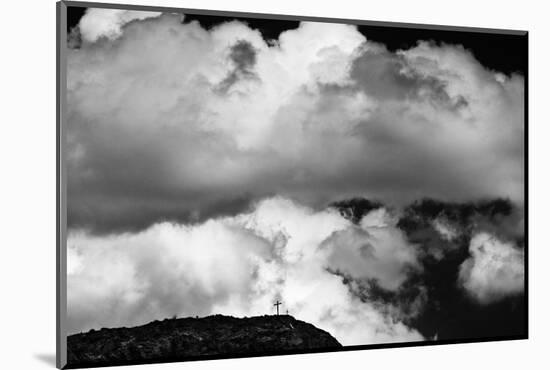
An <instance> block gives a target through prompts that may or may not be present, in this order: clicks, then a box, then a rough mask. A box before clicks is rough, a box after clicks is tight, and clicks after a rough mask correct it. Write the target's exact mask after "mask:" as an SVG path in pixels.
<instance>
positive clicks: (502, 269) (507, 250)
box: [459, 233, 524, 304]
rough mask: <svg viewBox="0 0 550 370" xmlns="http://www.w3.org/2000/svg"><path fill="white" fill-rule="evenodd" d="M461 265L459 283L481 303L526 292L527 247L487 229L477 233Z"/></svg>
mask: <svg viewBox="0 0 550 370" xmlns="http://www.w3.org/2000/svg"><path fill="white" fill-rule="evenodd" d="M470 254H471V257H469V258H468V259H467V260H466V261H464V263H462V265H461V266H460V272H459V284H460V285H461V286H462V287H463V288H464V289H465V290H466V292H468V293H469V294H470V295H471V296H472V297H473V298H475V299H476V300H477V301H478V302H479V303H481V304H489V303H493V302H496V301H499V300H502V299H503V298H506V297H508V296H513V295H517V294H521V293H523V288H524V254H523V250H522V249H519V248H517V247H516V246H515V245H513V244H512V243H509V242H503V241H501V240H499V239H497V238H495V237H494V236H492V235H490V234H487V233H479V234H477V235H475V236H474V237H473V238H472V240H471V242H470Z"/></svg>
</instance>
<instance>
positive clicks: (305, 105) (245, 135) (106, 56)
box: [67, 12, 523, 232]
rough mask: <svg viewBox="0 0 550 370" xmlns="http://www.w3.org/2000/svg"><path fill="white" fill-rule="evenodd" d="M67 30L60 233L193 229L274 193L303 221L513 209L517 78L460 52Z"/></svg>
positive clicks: (518, 158) (318, 40) (144, 30)
mask: <svg viewBox="0 0 550 370" xmlns="http://www.w3.org/2000/svg"><path fill="white" fill-rule="evenodd" d="M87 15H88V13H87ZM94 17H96V18H94ZM98 17H99V18H98ZM102 17H103V18H102ZM145 18H146V19H145ZM105 19H107V20H108V22H106V23H105V22H104V20H105ZM140 19H144V20H140ZM79 27H80V29H81V32H82V37H83V38H84V40H86V41H85V42H84V43H83V44H82V46H81V48H80V49H72V50H70V52H69V55H68V88H67V93H68V96H67V99H68V125H67V130H68V131H67V141H68V153H67V155H68V158H67V162H68V164H67V165H68V198H69V202H68V204H69V205H68V223H69V227H71V228H83V229H89V230H92V231H97V232H115V231H123V230H140V229H144V228H146V227H147V226H149V225H152V224H154V223H155V222H160V221H167V220H169V221H179V222H200V221H203V220H205V219H207V218H209V217H216V216H222V215H227V214H235V213H238V212H242V211H244V210H246V209H248V207H249V206H250V204H251V203H252V202H254V201H257V200H259V199H262V198H264V197H266V196H269V195H272V194H280V195H283V196H287V197H290V198H292V199H296V200H298V201H300V202H301V203H304V204H307V205H309V206H312V207H314V208H315V209H321V208H322V207H323V206H325V205H326V204H329V203H330V202H333V201H334V200H337V199H343V198H347V197H353V196H367V197H368V198H370V199H379V200H381V201H384V202H385V203H388V204H395V205H398V206H400V205H403V204H406V203H408V202H410V201H412V200H414V199H418V198H421V197H427V196H431V197H436V198H440V199H443V200H454V201H465V200H472V199H479V198H486V197H509V198H510V199H512V201H514V202H519V203H521V202H523V79H522V77H521V76H517V75H511V76H504V75H500V74H498V73H494V72H492V71H488V70H486V69H485V68H484V67H483V66H481V65H480V64H479V63H478V62H477V61H476V60H475V58H474V57H473V56H472V55H471V54H470V53H469V52H467V51H465V50H464V49H463V48H461V47H457V46H450V45H440V46H437V45H434V44H429V43H419V44H418V45H417V46H416V47H414V48H412V49H409V50H403V51H397V52H389V51H388V50H387V49H386V48H384V47H383V46H382V45H379V44H376V43H372V42H369V41H367V40H365V38H364V36H363V35H361V34H360V33H359V32H358V31H357V29H356V28H355V27H353V26H346V25H337V24H323V23H302V24H301V25H300V27H299V28H297V29H294V30H289V31H286V32H283V33H281V35H280V37H279V40H278V42H277V43H275V44H268V43H266V42H265V40H264V38H263V37H262V35H261V33H260V32H258V31H257V30H252V29H250V28H249V27H248V26H246V25H244V24H242V23H240V22H227V23H222V24H219V25H217V26H216V27H213V28H211V29H210V30H205V29H203V28H202V27H201V26H200V24H198V23H197V22H191V23H184V24H182V23H181V19H180V16H179V15H167V14H165V15H162V16H157V14H150V15H147V16H144V15H143V14H133V13H132V14H126V13H116V14H110V15H109V16H108V17H106V18H105V17H104V15H101V14H100V15H97V14H96V15H95V16H94V13H93V12H91V13H89V17H88V18H86V17H85V18H83V21H82V22H81V24H80V25H79ZM94 40H96V41H94Z"/></svg>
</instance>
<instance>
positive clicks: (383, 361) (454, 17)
mask: <svg viewBox="0 0 550 370" xmlns="http://www.w3.org/2000/svg"><path fill="white" fill-rule="evenodd" d="M112 2H115V3H133V4H143V5H159V6H173V7H188V8H202V9H218V10H234V11H246V12H260V13H279V14H295V15H312V16H321V17H334V18H355V19H368V20H381V21H397V22H411V23H431V24H444V25H460V26H474V27H489V28H512V29H527V30H529V31H530V35H529V41H530V46H529V48H530V50H529V59H530V61H529V74H530V79H529V117H530V119H529V126H530V129H529V130H530V133H529V158H530V167H529V171H530V173H529V198H530V203H529V205H530V212H529V247H530V253H529V257H530V258H529V279H530V280H529V282H530V284H529V285H530V292H529V293H530V294H529V315H530V325H529V333H530V334H529V337H530V339H529V340H526V341H525V340H524V341H512V342H497V343H482V344H461V345H448V346H436V347H418V348H401V349H384V350H370V351H354V352H346V353H328V354H316V355H299V356H283V357H268V358H252V359H236V360H224V361H205V362H191V363H177V364H163V365H150V366H133V367H131V368H132V369H136V370H138V369H176V368H177V369H198V370H211V369H228V370H235V369H239V370H248V369H258V368H261V369H267V370H269V369H285V368H290V369H292V368H298V367H299V368H315V369H334V368H340V367H346V368H348V367H349V368H361V369H378V368H384V369H394V368H395V369H399V368H406V369H417V368H418V369H420V368H422V369H441V368H444V369H464V368H473V369H480V368H483V367H489V368H491V369H517V368H520V367H526V368H529V369H531V368H548V362H549V360H548V353H547V350H548V349H549V348H550V335H549V333H548V329H550V326H549V324H548V323H549V320H548V317H549V315H550V307H549V301H550V299H549V296H550V292H549V290H548V289H547V287H546V283H547V282H548V276H549V275H548V273H547V271H548V269H549V267H548V266H547V265H548V261H549V257H550V256H549V249H550V246H549V245H548V243H547V238H546V235H545V234H546V231H547V228H546V222H547V217H546V216H547V210H548V206H549V204H548V189H550V184H549V176H548V171H547V170H548V164H547V162H548V160H547V158H548V156H549V155H550V152H549V150H548V148H549V145H548V144H547V140H548V133H549V128H548V124H549V122H548V115H547V114H545V113H546V112H547V109H548V107H549V105H550V104H549V103H548V102H547V101H548V95H547V93H546V92H547V90H546V88H547V87H548V86H549V84H550V81H549V79H548V69H549V67H550V60H549V52H548V48H549V45H550V39H549V35H550V27H549V23H550V20H549V19H548V11H547V10H546V9H544V8H545V7H544V4H545V2H544V1H536V2H535V1H513V2H511V1H503V0H501V1H487V0H485V1H480V0H473V1H469V0H460V1H454V2H448V1H442V0H439V1H428V0H409V1H395V0H382V1H380V0H378V1H364V0H363V1H357V0H355V1H353V0H338V1H330V2H320V1H316V2H308V1H305V0H278V1H269V2H265V1H259V0H256V1H253V0H231V1H227V0H226V1H223V0H201V1H199V0H194V1H191V0H179V1H178V0H139V1H135V0H134V1H132V0H126V1H116V0H112ZM1 9H2V12H1V13H0V14H2V17H1V21H0V27H1V28H2V32H1V33H0V35H1V37H2V43H1V44H0V48H1V49H0V50H1V51H2V54H1V56H0V60H1V63H2V69H1V78H0V92H1V98H2V99H1V102H2V103H1V105H0V112H1V121H0V134H1V136H0V137H1V141H0V151H1V155H0V158H1V161H2V162H1V167H0V169H1V173H2V175H3V180H2V181H0V184H1V185H0V186H1V192H0V194H1V195H0V196H1V201H0V207H1V208H0V210H1V211H0V217H1V223H0V225H1V230H2V234H1V235H2V237H1V239H0V247H1V253H2V254H1V256H0V261H1V265H0V274H1V275H0V277H1V279H0V282H1V284H2V286H1V290H0V293H1V295H0V297H1V302H2V303H1V304H0V310H1V311H0V341H1V343H0V348H1V350H0V368H3V369H19V368H21V369H46V368H50V369H51V368H53V367H54V359H55V182H56V181H55V180H56V179H55V135H56V133H55V37H56V35H55V22H56V21H55V2H54V0H25V1H15V0H11V1H4V2H3V4H2V8H1ZM545 10H546V11H545ZM327 299H330V297H327Z"/></svg>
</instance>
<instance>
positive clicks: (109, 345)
mask: <svg viewBox="0 0 550 370" xmlns="http://www.w3.org/2000/svg"><path fill="white" fill-rule="evenodd" d="M340 347H342V345H341V344H340V343H339V342H338V341H337V340H336V339H335V338H334V337H332V336H331V335H330V334H329V333H327V332H326V331H323V330H321V329H318V328H316V327H315V326H313V325H311V324H308V323H306V322H304V321H300V320H296V319H295V318H293V317H292V316H289V315H280V316H256V317H250V318H235V317H231V316H223V315H214V316H208V317H203V318H181V319H176V318H174V319H165V320H162V321H158V320H157V321H153V322H150V323H148V324H146V325H143V326H137V327H133V328H115V329H101V330H96V331H94V330H91V331H89V332H87V333H81V334H74V335H70V336H69V337H68V338H67V361H68V362H67V367H68V368H76V367H92V366H110V365H123V364H139V363H151V362H168V361H182V360H190V359H196V358H198V357H204V356H207V357H224V356H225V357H227V356H254V355H267V354H278V353H285V352H286V353H292V352H302V351H308V350H309V351H315V350H331V349H337V348H340Z"/></svg>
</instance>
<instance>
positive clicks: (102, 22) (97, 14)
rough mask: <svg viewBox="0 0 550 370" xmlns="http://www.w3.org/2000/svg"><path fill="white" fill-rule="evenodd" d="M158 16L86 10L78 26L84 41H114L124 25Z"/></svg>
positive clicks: (106, 10) (132, 11) (110, 10)
mask: <svg viewBox="0 0 550 370" xmlns="http://www.w3.org/2000/svg"><path fill="white" fill-rule="evenodd" d="M160 14H161V13H160V12H146V11H141V10H123V9H102V8H88V9H87V10H86V14H84V16H83V17H82V18H81V19H80V23H79V25H78V26H79V29H80V33H81V35H82V38H83V39H84V40H85V41H88V42H95V41H97V40H98V39H99V38H101V37H106V38H108V39H116V38H117V37H119V36H120V35H122V27H123V26H124V25H125V24H127V23H129V22H131V21H133V20H142V19H146V18H151V17H158V16H159V15H160Z"/></svg>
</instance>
